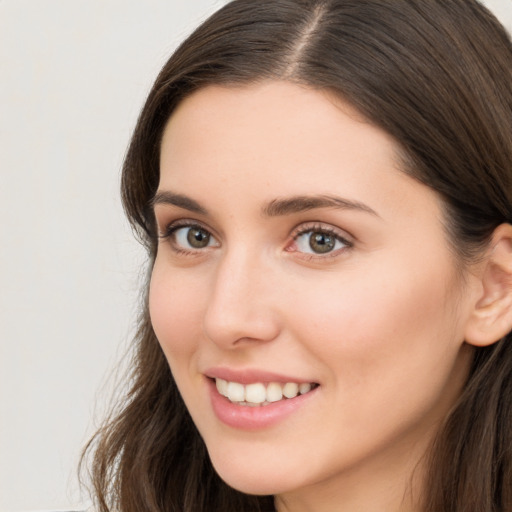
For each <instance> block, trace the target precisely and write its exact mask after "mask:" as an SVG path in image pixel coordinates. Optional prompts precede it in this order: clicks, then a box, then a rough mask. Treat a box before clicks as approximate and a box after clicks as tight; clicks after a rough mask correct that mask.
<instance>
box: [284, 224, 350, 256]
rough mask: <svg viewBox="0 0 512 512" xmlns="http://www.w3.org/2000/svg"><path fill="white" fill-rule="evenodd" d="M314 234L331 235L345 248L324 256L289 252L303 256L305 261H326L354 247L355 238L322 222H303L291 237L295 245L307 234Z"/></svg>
mask: <svg viewBox="0 0 512 512" xmlns="http://www.w3.org/2000/svg"><path fill="white" fill-rule="evenodd" d="M314 232H320V233H327V234H330V235H333V236H334V237H335V238H336V239H337V240H338V241H340V242H341V243H343V244H344V245H345V247H343V248H340V249H336V250H333V251H330V252H327V253H324V254H320V253H317V254H315V253H309V252H302V251H293V250H290V249H287V250H288V252H294V253H298V254H300V255H301V257H302V258H305V259H308V260H310V259H326V258H331V257H335V256H339V255H340V254H341V253H344V252H345V251H347V250H349V249H351V248H352V247H353V246H354V241H355V237H353V236H352V235H350V233H348V232H347V231H345V230H342V229H339V228H337V227H335V226H333V225H332V224H326V223H322V222H316V221H315V222H305V223H304V222H303V223H301V224H300V225H298V226H297V227H295V228H294V229H293V231H292V233H291V235H290V237H291V239H292V242H293V243H295V242H296V241H297V239H298V238H299V237H300V236H302V235H304V234H306V233H314Z"/></svg>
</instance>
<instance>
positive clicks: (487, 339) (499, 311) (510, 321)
mask: <svg viewBox="0 0 512 512" xmlns="http://www.w3.org/2000/svg"><path fill="white" fill-rule="evenodd" d="M479 279H480V280H481V283H480V284H481V288H480V289H481V293H480V296H479V297H477V300H476V302H475V304H474V308H473V311H472V313H471V317H470V318H469V321H468V323H467V325H466V333H465V334H466V337H465V339H466V342H467V343H469V344H471V345H475V346H480V347H484V346H487V345H492V344H493V343H495V342H496V341H498V340H500V339H501V338H503V337H504V336H506V335H507V334H508V333H509V332H510V331H511V330H512V225H510V224H501V225H500V226H498V227H497V228H496V229H495V231H494V233H493V236H492V239H491V243H490V244H489V250H488V251H487V253H486V255H485V258H484V260H483V261H482V262H481V273H480V276H479Z"/></svg>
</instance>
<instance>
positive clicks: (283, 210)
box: [263, 195, 379, 217]
mask: <svg viewBox="0 0 512 512" xmlns="http://www.w3.org/2000/svg"><path fill="white" fill-rule="evenodd" d="M315 208H336V209H341V210H356V211H361V212H365V213H370V214H371V215H375V216H376V217H379V214H378V213H377V212H376V211H375V210H373V209H372V208H370V207H369V206H367V205H366V204H364V203H360V202H358V201H351V200H349V199H343V198H341V197H337V196H328V195H320V196H294V197H290V198H286V199H274V200H273V201H270V203H269V204H268V205H267V206H266V207H265V208H264V209H263V214H264V215H265V216H268V217H276V216H280V215H290V214H293V213H300V212H305V211H308V210H314V209H315Z"/></svg>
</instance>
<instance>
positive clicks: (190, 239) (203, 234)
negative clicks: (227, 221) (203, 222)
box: [163, 225, 219, 251]
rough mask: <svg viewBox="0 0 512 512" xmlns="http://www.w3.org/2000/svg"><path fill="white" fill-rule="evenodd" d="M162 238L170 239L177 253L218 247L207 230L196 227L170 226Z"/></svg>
mask: <svg viewBox="0 0 512 512" xmlns="http://www.w3.org/2000/svg"><path fill="white" fill-rule="evenodd" d="M163 238H170V239H171V241H172V245H173V246H174V247H175V249H176V250H178V251H180V250H181V251H197V250H201V249H205V248H207V247H217V246H218V245H219V244H218V242H217V240H216V239H215V238H214V237H213V236H212V234H211V233H210V232H209V231H208V230H206V229H204V228H203V227H201V226H198V225H185V226H183V225H181V226H171V227H170V228H169V229H168V231H167V233H166V234H165V235H164V237H163Z"/></svg>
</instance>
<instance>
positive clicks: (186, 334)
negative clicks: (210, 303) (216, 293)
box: [149, 261, 204, 370]
mask: <svg viewBox="0 0 512 512" xmlns="http://www.w3.org/2000/svg"><path fill="white" fill-rule="evenodd" d="M162 267H163V266H161V265H159V262H158V261H157V262H156V263H155V267H154V269H153V273H152V276H151V283H150V290H149V313H150V317H151V323H152V325H153V330H154V331H155V334H156V337H157V339H158V341H159V343H160V345H161V346H162V349H163V351H164V353H165V355H166V357H167V359H168V360H169V363H170V364H172V363H173V361H175V360H178V359H179V358H181V357H183V356H185V355H187V354H190V353H191V352H193V351H194V350H195V348H196V346H195V341H194V340H197V339H199V338H198V333H199V332H200V330H201V325H202V322H201V310H202V297H201V296H202V295H204V289H203V290H202V293H201V291H198V290H197V286H196V285H195V284H194V282H190V280H184V279H183V278H181V277H180V274H179V272H170V271H167V270H166V269H165V268H162ZM173 370H174V368H173Z"/></svg>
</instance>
